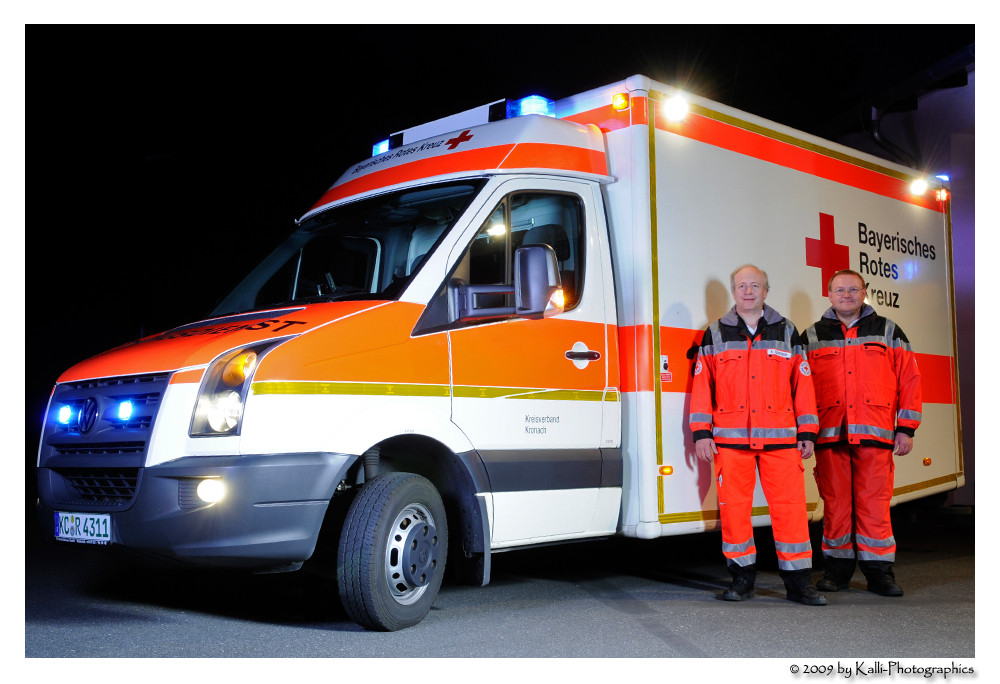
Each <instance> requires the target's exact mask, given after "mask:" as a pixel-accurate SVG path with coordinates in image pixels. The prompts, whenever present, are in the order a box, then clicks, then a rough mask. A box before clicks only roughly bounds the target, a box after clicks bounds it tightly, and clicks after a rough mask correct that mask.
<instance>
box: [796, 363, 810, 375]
mask: <svg viewBox="0 0 1000 684" xmlns="http://www.w3.org/2000/svg"><path fill="white" fill-rule="evenodd" d="M799 371H800V372H801V373H802V375H809V374H810V373H811V372H812V371H811V370H809V362H808V361H803V362H802V365H800V366H799Z"/></svg>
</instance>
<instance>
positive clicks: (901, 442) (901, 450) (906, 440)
mask: <svg viewBox="0 0 1000 684" xmlns="http://www.w3.org/2000/svg"><path fill="white" fill-rule="evenodd" d="M912 449H913V438H912V437H910V436H909V435H906V434H903V433H902V432H897V433H896V446H895V448H894V449H893V450H892V453H894V454H896V455H897V456H906V455H907V454H908V453H910V451H911V450H912Z"/></svg>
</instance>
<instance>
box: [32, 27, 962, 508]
mask: <svg viewBox="0 0 1000 684" xmlns="http://www.w3.org/2000/svg"><path fill="white" fill-rule="evenodd" d="M974 43H975V31H974V27H973V26H971V25H966V26H920V25H906V26H815V27H809V26H806V27H802V26H798V27H796V26H780V27H770V26H683V25H672V26H669V25H663V26H654V25H650V26H620V25H603V24H602V25H588V26H572V25H570V26H566V25H549V26H532V25H527V26H525V25H509V26H503V25H479V26H477V25H472V26H465V25H450V26H435V25H427V26H416V25H406V26H390V27H372V26H335V25H334V26H298V27H289V26H281V27H268V26H242V27H233V26H228V27H227V26H201V27H193V26H28V27H26V30H25V53H26V74H25V82H26V94H25V119H26V130H25V154H26V164H25V179H26V188H27V189H26V194H25V226H24V231H25V254H24V288H25V290H24V291H25V310H26V318H27V320H26V321H25V330H26V333H25V352H26V353H25V368H26V372H25V385H26V387H25V389H26V403H25V422H26V433H25V435H26V436H25V441H26V443H25V451H26V463H27V464H28V472H27V473H26V480H28V482H29V484H28V487H29V499H31V500H33V497H32V496H31V486H32V485H31V482H32V481H33V473H32V472H31V471H32V467H33V465H34V454H35V452H36V449H37V439H38V432H39V427H40V422H41V419H42V413H43V411H44V407H45V403H46V401H47V399H48V395H49V392H50V390H51V388H52V385H53V384H54V382H55V380H56V379H57V377H58V376H59V374H60V373H61V372H62V371H64V370H65V369H66V368H68V367H69V366H71V365H72V364H74V363H76V362H77V361H80V360H82V359H84V358H87V357H89V356H91V355H93V354H96V353H98V352H100V351H103V350H105V349H108V348H111V347H113V346H116V345H119V344H122V343H124V342H127V341H129V340H131V339H134V338H137V337H140V336H142V335H147V334H152V333H155V332H159V331H161V330H165V329H168V328H170V327H173V326H177V325H181V324H183V323H186V322H190V321H192V320H195V319H197V318H199V317H202V316H204V315H205V314H206V313H207V312H208V311H209V310H210V309H211V308H212V306H213V305H214V303H215V302H216V301H217V300H218V299H219V298H221V297H222V296H223V295H224V294H225V293H226V292H227V290H228V289H229V288H231V287H232V286H233V285H235V283H236V282H237V280H238V279H239V278H240V277H241V276H242V275H243V274H245V273H246V272H247V271H248V270H249V269H250V268H251V267H252V266H253V265H254V264H255V262H256V260H257V259H258V258H260V257H261V256H262V255H263V254H265V253H267V252H268V251H269V250H270V248H271V247H272V246H274V245H275V244H276V243H277V242H278V241H279V240H280V238H281V237H283V236H284V235H285V233H287V232H288V231H289V230H290V229H291V227H292V222H293V220H294V219H295V218H297V217H299V216H300V215H302V214H303V213H304V212H305V211H307V210H308V209H309V207H310V206H311V205H312V204H313V202H315V201H316V200H317V199H318V198H319V196H320V195H322V193H323V192H324V190H326V188H327V187H328V186H329V185H331V184H332V183H333V182H334V181H335V180H336V179H337V177H338V176H339V175H340V173H341V172H342V171H343V170H344V169H345V167H347V166H348V165H350V164H353V163H355V162H357V161H361V160H363V159H365V158H366V157H368V156H370V154H371V146H372V144H373V143H375V142H377V141H378V140H381V139H384V138H386V137H388V136H389V134H391V133H394V132H396V131H398V130H401V129H403V128H406V127H409V126H413V125H416V124H419V123H424V122H426V121H431V120H433V119H436V118H440V117H442V116H446V115H448V114H451V113H454V112H457V111H461V110H463V109H468V108H471V107H475V106H478V105H482V104H485V103H487V102H491V101H494V100H497V99H501V98H517V97H522V96H525V95H529V94H533V93H538V94H542V95H546V96H547V97H550V98H553V99H558V98H561V97H564V96H567V95H570V94H573V93H575V92H580V91H583V90H586V89H589V88H593V87H597V86H600V85H604V84H606V83H610V82H612V81H614V80H617V79H621V78H624V77H627V76H629V75H632V74H636V73H642V74H645V75H648V76H650V77H653V78H655V79H657V80H660V81H663V82H666V83H669V84H672V85H676V86H679V87H682V88H685V89H688V90H689V91H691V92H693V93H696V94H698V95H702V96H705V97H708V98H710V99H713V100H716V101H719V102H723V103H725V104H729V105H732V106H735V107H737V108H739V109H742V110H744V111H748V112H750V113H753V114H757V115H760V116H763V117H765V118H768V119H771V120H774V121H777V122H780V123H783V124H787V125H790V126H793V127H795V128H799V129H802V130H805V131H808V132H810V133H814V134H817V135H820V136H822V137H825V138H827V139H836V138H837V137H839V136H841V135H842V134H844V133H847V132H850V131H855V130H861V129H862V128H863V116H860V114H859V112H863V111H864V110H865V108H866V107H868V108H869V109H870V106H871V102H872V101H873V100H874V99H877V98H878V97H880V96H883V95H884V94H885V93H886V91H889V90H891V89H892V88H893V87H895V86H897V85H898V84H900V83H903V82H905V81H906V79H907V78H908V77H910V76H911V75H912V74H914V73H916V72H918V71H919V70H921V69H926V68H928V67H930V66H931V65H934V64H937V63H939V62H940V61H941V60H943V59H945V58H947V57H949V56H951V55H954V54H955V53H957V52H959V51H960V50H962V49H963V48H966V47H969V46H972V45H973V44H974Z"/></svg>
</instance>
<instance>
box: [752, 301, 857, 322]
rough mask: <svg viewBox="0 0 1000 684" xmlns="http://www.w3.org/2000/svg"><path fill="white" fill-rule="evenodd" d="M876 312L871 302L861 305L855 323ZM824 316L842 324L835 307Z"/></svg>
mask: <svg viewBox="0 0 1000 684" xmlns="http://www.w3.org/2000/svg"><path fill="white" fill-rule="evenodd" d="M733 308H734V309H735V307H733ZM874 313H875V309H873V308H872V305H871V304H865V305H864V306H862V307H861V313H860V314H858V320H857V321H854V322H855V324H857V323H858V322H859V321H861V320H862V319H863V318H867V317H868V316H871V315H873V314H874ZM823 318H825V319H830V320H832V321H833V322H834V323H836V324H837V325H840V319H839V318H837V312H836V311H835V310H834V308H833V307H832V306H831V307H830V308H829V309H827V310H826V311H825V312H823Z"/></svg>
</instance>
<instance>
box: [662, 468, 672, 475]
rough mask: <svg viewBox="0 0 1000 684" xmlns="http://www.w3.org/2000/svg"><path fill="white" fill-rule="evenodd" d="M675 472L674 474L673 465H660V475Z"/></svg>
mask: <svg viewBox="0 0 1000 684" xmlns="http://www.w3.org/2000/svg"><path fill="white" fill-rule="evenodd" d="M673 474H674V467H673V466H660V475H673Z"/></svg>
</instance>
